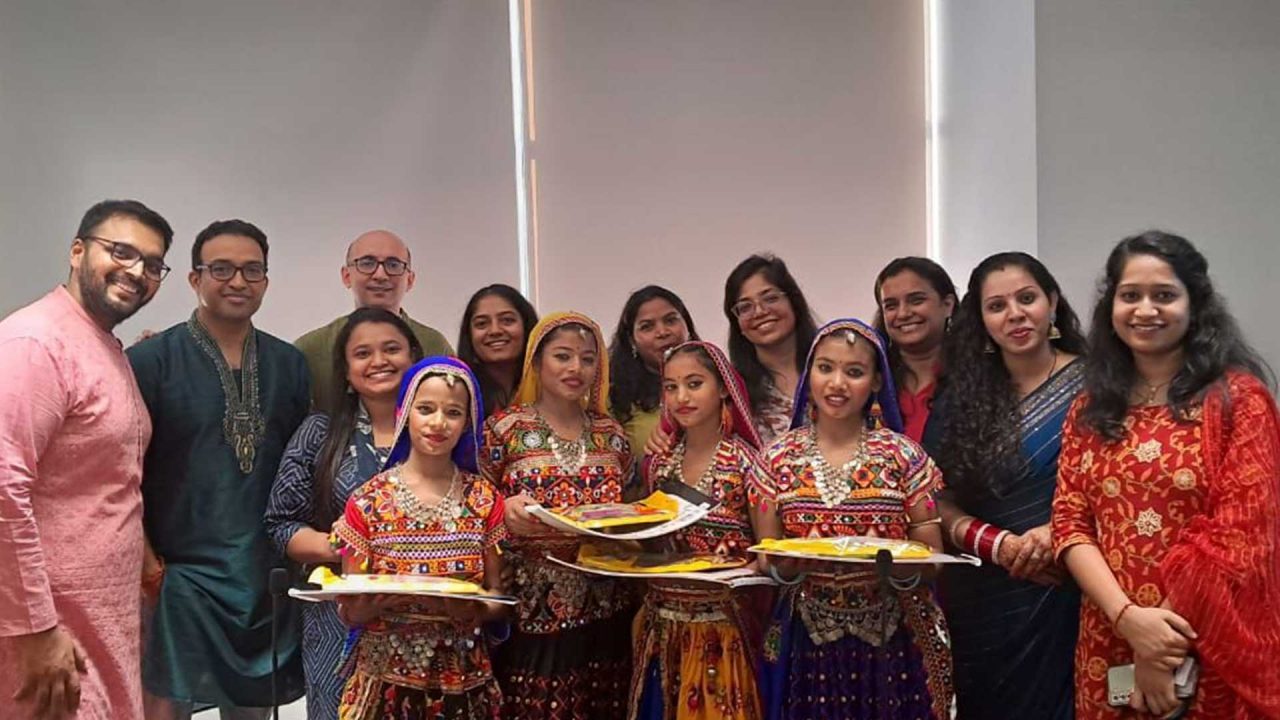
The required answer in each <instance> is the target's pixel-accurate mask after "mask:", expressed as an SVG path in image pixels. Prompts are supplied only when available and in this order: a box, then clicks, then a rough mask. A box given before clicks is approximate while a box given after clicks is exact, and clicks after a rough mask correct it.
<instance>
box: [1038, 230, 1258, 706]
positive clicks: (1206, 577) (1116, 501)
mask: <svg viewBox="0 0 1280 720" xmlns="http://www.w3.org/2000/svg"><path fill="white" fill-rule="evenodd" d="M1089 344H1090V363H1089V368H1088V371H1087V373H1086V376H1085V389H1084V393H1082V394H1081V396H1080V398H1079V399H1078V400H1077V401H1076V403H1075V405H1073V406H1072V408H1071V412H1070V414H1069V415H1068V418H1067V424H1066V429H1065V430H1064V432H1063V438H1062V462H1061V464H1060V466H1059V469H1058V491H1057V495H1056V496H1055V497H1054V500H1053V538H1054V545H1055V547H1056V549H1057V552H1058V554H1059V555H1060V556H1062V557H1063V560H1064V562H1065V563H1066V566H1067V567H1068V568H1069V569H1070V570H1071V574H1072V575H1073V576H1074V577H1075V578H1076V580H1077V581H1078V582H1079V583H1080V587H1081V589H1082V590H1084V593H1085V595H1086V597H1088V601H1087V602H1085V603H1084V604H1083V605H1082V607H1081V610H1080V641H1079V645H1078V647H1077V649H1076V682H1077V685H1078V688H1079V689H1078V690H1077V692H1076V716H1077V717H1078V718H1081V720H1095V719H1099V720H1100V719H1102V718H1120V717H1150V716H1152V715H1155V716H1161V715H1163V714H1165V713H1167V712H1169V711H1170V710H1173V709H1174V708H1176V707H1177V706H1178V705H1179V704H1180V702H1179V700H1178V699H1177V697H1176V696H1175V693H1174V683H1173V669H1174V668H1175V667H1177V666H1178V665H1179V664H1180V663H1181V662H1182V661H1183V658H1184V657H1185V656H1187V655H1188V654H1192V655H1194V656H1195V657H1196V658H1197V659H1198V660H1199V663H1200V678H1199V683H1198V688H1197V690H1196V695H1195V697H1194V698H1192V699H1191V700H1190V701H1189V703H1187V704H1188V706H1189V707H1187V712H1186V715H1185V716H1184V717H1186V718H1203V719H1205V720H1209V719H1212V720H1219V719H1222V718H1229V719H1231V720H1243V719H1244V718H1280V671H1277V669H1276V658H1280V419H1278V418H1277V414H1276V405H1275V399H1274V398H1273V396H1272V394H1271V392H1270V390H1269V389H1268V381H1269V380H1270V379H1271V373H1270V371H1269V369H1268V368H1267V367H1266V365H1265V363H1263V362H1262V361H1261V359H1260V358H1259V357H1258V355H1257V353H1256V352H1255V351H1254V350H1253V349H1252V348H1251V347H1249V345H1248V343H1247V342H1245V340H1244V337H1243V335H1242V334H1241V332H1240V328H1239V326H1238V325H1237V324H1236V322H1235V320H1234V318H1232V317H1231V314H1230V313H1229V312H1228V311H1227V308H1226V306H1225V303H1224V302H1223V300H1222V297H1221V296H1220V295H1218V294H1217V292H1216V291H1215V290H1214V287H1213V283H1212V282H1211V281H1210V278H1209V265H1208V262H1207V261H1206V260H1205V258H1204V256H1203V255H1201V254H1200V252H1199V251H1198V250H1196V249H1195V247H1194V246H1193V245H1192V244H1191V243H1190V242H1188V241H1187V240H1186V239H1185V238H1182V237H1178V236H1177V235H1170V234H1168V233H1163V232H1156V231H1152V232H1147V233H1144V234H1142V235H1137V236H1134V237H1130V238H1127V239H1125V240H1122V241H1121V242H1120V244H1119V245H1117V246H1116V248H1115V250H1113V251H1112V253H1111V256H1110V258H1108V260H1107V265H1106V280H1105V286H1104V288H1103V291H1102V293H1101V296H1100V297H1099V298H1098V304H1097V305H1096V307H1095V310H1094V315H1093V327H1092V330H1091V332H1090V337H1089ZM1128 663H1134V665H1135V668H1134V688H1135V691H1134V693H1133V697H1132V698H1131V701H1130V705H1131V707H1128V708H1115V707H1109V706H1108V692H1107V669H1108V668H1109V667H1115V666H1118V665H1125V664H1128Z"/></svg>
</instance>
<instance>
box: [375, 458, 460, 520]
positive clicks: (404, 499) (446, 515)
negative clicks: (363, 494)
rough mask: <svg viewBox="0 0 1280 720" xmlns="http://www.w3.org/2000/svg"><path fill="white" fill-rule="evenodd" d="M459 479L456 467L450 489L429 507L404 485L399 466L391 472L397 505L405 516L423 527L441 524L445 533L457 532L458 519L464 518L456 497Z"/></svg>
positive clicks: (455, 467) (450, 481)
mask: <svg viewBox="0 0 1280 720" xmlns="http://www.w3.org/2000/svg"><path fill="white" fill-rule="evenodd" d="M458 478H459V473H458V467H457V466H456V465H455V466H454V468H453V477H451V478H450V479H449V489H448V490H446V491H445V492H444V495H441V496H440V499H439V500H437V501H436V502H435V503H434V504H432V505H427V504H426V503H424V502H422V501H421V500H419V499H418V496H417V495H415V494H414V492H413V491H412V490H410V489H409V488H408V486H406V485H405V484H404V479H403V478H402V477H401V476H400V466H399V465H397V466H396V467H395V468H393V469H392V470H391V479H392V480H393V481H394V492H395V496H396V503H397V504H398V505H400V507H402V508H404V512H405V514H406V515H408V516H409V517H411V518H413V519H414V520H417V521H418V522H419V523H422V524H423V525H434V524H436V523H439V524H440V525H441V526H442V527H443V528H444V530H445V532H454V531H456V530H457V529H458V518H460V517H462V503H461V502H460V501H459V500H458V499H457V497H456V495H457V494H458V493H457V490H458Z"/></svg>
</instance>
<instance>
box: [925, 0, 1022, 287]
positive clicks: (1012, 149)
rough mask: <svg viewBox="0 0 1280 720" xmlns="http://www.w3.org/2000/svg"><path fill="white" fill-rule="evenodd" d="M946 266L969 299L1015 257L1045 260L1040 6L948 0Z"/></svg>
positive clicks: (941, 33) (942, 140)
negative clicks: (1040, 224) (1040, 209)
mask: <svg viewBox="0 0 1280 720" xmlns="http://www.w3.org/2000/svg"><path fill="white" fill-rule="evenodd" d="M936 8H937V11H938V12H937V24H936V31H935V34H936V36H937V41H936V46H935V47H936V52H937V62H936V69H937V88H936V91H935V96H936V97H937V100H938V103H937V105H936V107H935V110H934V113H935V116H936V117H937V128H938V130H937V142H938V152H937V159H938V165H937V167H936V170H935V172H936V173H937V174H938V180H937V184H936V187H937V190H938V196H937V203H938V207H937V211H938V222H939V228H938V229H939V238H938V246H939V247H938V250H939V254H940V258H939V259H940V262H941V263H942V265H943V266H944V267H946V268H947V271H948V272H950V273H951V275H952V280H954V281H955V283H956V287H957V288H958V289H959V290H960V292H961V293H962V294H963V292H964V287H965V284H966V283H967V282H968V278H969V272H970V271H971V270H972V269H973V267H974V266H975V265H977V264H978V263H979V262H981V261H982V259H983V258H985V257H987V256H988V255H991V254H993V253H997V252H1003V251H1006V250H1022V251H1024V252H1028V253H1031V254H1035V253H1036V249H1037V243H1036V72H1035V57H1036V55H1035V52H1036V45H1035V0H938V1H937V3H936Z"/></svg>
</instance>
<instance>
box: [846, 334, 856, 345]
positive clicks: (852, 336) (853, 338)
mask: <svg viewBox="0 0 1280 720" xmlns="http://www.w3.org/2000/svg"><path fill="white" fill-rule="evenodd" d="M844 341H845V342H847V343H849V344H850V345H857V344H858V333H856V332H854V331H852V330H845V331H844Z"/></svg>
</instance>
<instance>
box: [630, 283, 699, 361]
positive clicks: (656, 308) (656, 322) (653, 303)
mask: <svg viewBox="0 0 1280 720" xmlns="http://www.w3.org/2000/svg"><path fill="white" fill-rule="evenodd" d="M688 339H689V326H688V325H687V324H685V321H684V316H683V315H681V314H680V311H679V310H678V309H676V306H675V305H672V304H671V303H670V302H668V301H667V300H666V298H654V299H652V300H649V301H648V302H645V303H643V304H642V305H641V306H640V308H639V310H637V311H636V321H635V323H633V324H632V329H631V343H632V345H634V346H635V348H636V354H637V355H639V356H640V361H641V362H643V363H644V364H645V366H646V367H648V368H649V369H651V370H657V369H658V368H659V367H661V366H662V357H663V355H664V354H666V352H667V351H668V350H670V349H671V348H673V347H675V346H676V345H679V344H680V343H683V342H685V341H686V340H688Z"/></svg>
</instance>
